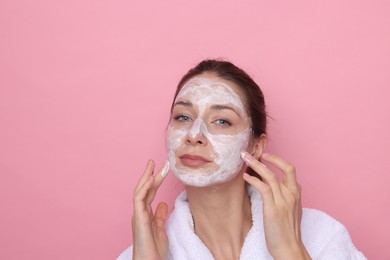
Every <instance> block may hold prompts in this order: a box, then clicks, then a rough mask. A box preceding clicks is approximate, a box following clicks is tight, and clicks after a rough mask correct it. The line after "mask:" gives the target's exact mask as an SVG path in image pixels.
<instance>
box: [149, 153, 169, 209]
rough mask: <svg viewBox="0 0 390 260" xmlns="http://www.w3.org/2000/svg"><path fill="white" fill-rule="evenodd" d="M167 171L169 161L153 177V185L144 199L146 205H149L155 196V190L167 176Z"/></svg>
mask: <svg viewBox="0 0 390 260" xmlns="http://www.w3.org/2000/svg"><path fill="white" fill-rule="evenodd" d="M168 171H169V161H166V162H165V164H164V166H163V167H162V168H161V169H160V170H159V171H158V173H157V174H156V175H155V178H154V183H153V185H152V187H151V189H150V190H149V192H148V194H147V197H146V203H148V204H150V203H152V201H153V200H154V197H155V196H156V192H157V189H158V188H159V187H160V185H161V184H162V183H163V181H164V179H165V177H166V176H167V174H168Z"/></svg>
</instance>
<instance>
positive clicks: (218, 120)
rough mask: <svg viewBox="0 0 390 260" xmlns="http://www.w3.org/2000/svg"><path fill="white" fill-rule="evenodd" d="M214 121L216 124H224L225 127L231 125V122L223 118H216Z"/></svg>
mask: <svg viewBox="0 0 390 260" xmlns="http://www.w3.org/2000/svg"><path fill="white" fill-rule="evenodd" d="M214 122H215V123H216V124H217V125H220V126H224V127H226V126H231V125H232V123H230V121H229V120H227V119H223V118H220V119H217V120H215V121H214Z"/></svg>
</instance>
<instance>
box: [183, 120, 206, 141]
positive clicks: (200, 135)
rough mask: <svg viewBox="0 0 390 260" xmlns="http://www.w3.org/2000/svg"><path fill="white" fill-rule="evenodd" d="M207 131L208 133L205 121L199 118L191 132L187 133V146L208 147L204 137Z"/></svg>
mask: <svg viewBox="0 0 390 260" xmlns="http://www.w3.org/2000/svg"><path fill="white" fill-rule="evenodd" d="M205 131H206V126H205V125H204V123H203V121H202V120H201V119H199V118H198V119H197V120H195V122H194V124H193V125H192V127H191V129H190V131H189V132H188V133H187V136H186V140H185V142H186V144H189V145H206V144H207V139H206V137H205V135H204V133H205Z"/></svg>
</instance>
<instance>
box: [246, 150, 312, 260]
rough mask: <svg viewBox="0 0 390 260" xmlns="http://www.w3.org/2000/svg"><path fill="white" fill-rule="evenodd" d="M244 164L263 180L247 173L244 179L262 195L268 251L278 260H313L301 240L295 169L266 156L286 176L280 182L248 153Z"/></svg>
mask: <svg viewBox="0 0 390 260" xmlns="http://www.w3.org/2000/svg"><path fill="white" fill-rule="evenodd" d="M242 157H243V159H244V161H245V162H246V163H247V165H248V166H249V167H251V168H252V169H253V170H254V171H255V172H256V173H257V174H259V175H260V176H261V178H262V181H261V180H260V179H258V178H256V177H253V176H250V175H249V174H247V173H244V175H243V178H244V180H245V181H247V182H248V183H249V184H251V185H252V186H253V187H255V188H256V190H258V192H260V194H261V197H262V199H263V219H264V220H263V221H264V233H265V240H266V243H267V248H268V250H269V252H270V253H271V255H272V256H273V258H274V259H311V258H310V256H309V254H308V253H307V251H306V249H305V247H304V245H303V243H302V239H301V218H302V206H301V187H300V185H299V184H298V182H297V179H296V175H295V167H294V166H293V165H292V164H290V163H288V162H286V161H284V160H283V159H281V158H280V157H278V156H275V155H270V154H266V153H263V154H262V155H261V159H263V160H264V161H267V162H268V163H270V164H272V165H274V166H276V168H278V169H280V171H281V172H282V173H283V180H282V181H280V180H279V179H278V177H277V175H276V174H275V173H274V172H273V171H271V169H269V168H268V167H267V166H265V165H264V164H262V163H261V162H260V161H258V160H257V159H255V158H254V157H252V156H251V155H250V154H248V153H243V155H242Z"/></svg>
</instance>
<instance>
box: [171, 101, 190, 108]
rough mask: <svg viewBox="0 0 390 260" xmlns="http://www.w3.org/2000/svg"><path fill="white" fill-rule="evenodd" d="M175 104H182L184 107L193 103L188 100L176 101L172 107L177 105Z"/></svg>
mask: <svg viewBox="0 0 390 260" xmlns="http://www.w3.org/2000/svg"><path fill="white" fill-rule="evenodd" d="M177 105H182V106H185V107H192V106H193V104H192V103H191V102H190V101H188V100H185V101H177V102H176V103H175V104H173V107H174V106H177Z"/></svg>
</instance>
